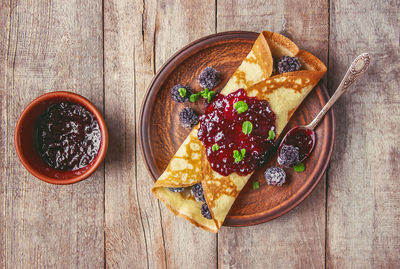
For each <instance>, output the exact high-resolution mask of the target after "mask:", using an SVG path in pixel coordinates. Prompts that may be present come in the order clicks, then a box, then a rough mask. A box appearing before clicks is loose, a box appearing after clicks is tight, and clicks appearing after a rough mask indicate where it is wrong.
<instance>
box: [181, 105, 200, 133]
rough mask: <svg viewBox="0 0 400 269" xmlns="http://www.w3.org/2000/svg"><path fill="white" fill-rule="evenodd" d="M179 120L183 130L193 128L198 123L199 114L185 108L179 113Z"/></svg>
mask: <svg viewBox="0 0 400 269" xmlns="http://www.w3.org/2000/svg"><path fill="white" fill-rule="evenodd" d="M179 120H180V121H181V124H182V126H183V127H185V128H193V127H194V126H196V125H197V123H199V114H197V112H196V111H194V110H193V109H191V108H190V107H185V108H184V109H183V110H182V111H181V113H179Z"/></svg>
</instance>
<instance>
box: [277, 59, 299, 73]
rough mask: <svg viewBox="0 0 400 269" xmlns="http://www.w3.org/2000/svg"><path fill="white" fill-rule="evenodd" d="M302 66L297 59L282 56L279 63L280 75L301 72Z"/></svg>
mask: <svg viewBox="0 0 400 269" xmlns="http://www.w3.org/2000/svg"><path fill="white" fill-rule="evenodd" d="M300 68H301V65H300V61H299V59H298V58H297V57H290V56H282V57H281V58H280V59H279V62H278V70H279V73H286V72H293V71H298V70H300Z"/></svg>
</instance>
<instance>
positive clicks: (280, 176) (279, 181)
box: [264, 167, 286, 186]
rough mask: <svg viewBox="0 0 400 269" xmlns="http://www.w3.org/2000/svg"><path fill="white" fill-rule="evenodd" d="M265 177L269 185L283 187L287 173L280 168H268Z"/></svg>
mask: <svg viewBox="0 0 400 269" xmlns="http://www.w3.org/2000/svg"><path fill="white" fill-rule="evenodd" d="M264 177H265V180H266V181H267V184H268V185H271V186H282V185H283V184H284V183H285V182H286V173H285V171H283V169H282V168H280V167H270V168H267V169H266V170H265V172H264Z"/></svg>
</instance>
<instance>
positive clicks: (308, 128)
mask: <svg viewBox="0 0 400 269" xmlns="http://www.w3.org/2000/svg"><path fill="white" fill-rule="evenodd" d="M369 63H370V57H369V55H368V53H363V54H361V55H359V56H357V58H355V60H354V61H353V62H352V63H351V65H350V67H349V69H348V70H347V72H346V74H345V75H344V78H343V80H342V82H340V84H339V87H338V88H337V89H336V91H335V93H334V94H333V95H332V97H331V98H330V99H329V101H328V102H327V103H326V104H325V106H324V107H323V108H322V110H321V111H320V112H319V113H318V115H317V116H316V117H315V118H314V120H313V121H312V122H311V123H310V124H308V125H304V126H296V127H294V128H292V129H290V130H289V132H287V133H286V135H285V137H284V138H283V139H282V141H281V143H280V145H279V150H278V152H280V150H281V148H282V146H283V145H284V144H286V145H293V144H294V143H296V142H297V143H298V144H297V145H294V146H297V147H299V149H300V154H299V155H300V156H299V159H300V160H299V162H302V161H303V160H304V159H306V158H307V157H308V155H310V153H311V151H312V150H313V148H314V145H315V132H314V129H315V127H317V126H318V124H319V123H320V121H321V120H322V119H323V117H324V116H325V114H326V112H328V111H329V109H330V108H331V107H332V106H333V104H334V103H335V102H336V101H337V100H338V99H339V97H340V96H342V94H343V93H344V92H345V91H346V90H347V89H348V88H349V87H350V85H352V84H353V83H354V81H356V80H357V79H358V78H359V77H360V76H361V74H363V73H364V72H365V71H366V70H367V69H368V66H369ZM279 155H280V154H278V156H279ZM278 158H279V157H278ZM278 161H279V160H278Z"/></svg>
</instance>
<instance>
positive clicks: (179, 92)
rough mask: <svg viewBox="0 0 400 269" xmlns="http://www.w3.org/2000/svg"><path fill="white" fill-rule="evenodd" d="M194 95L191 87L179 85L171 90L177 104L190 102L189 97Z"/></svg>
mask: <svg viewBox="0 0 400 269" xmlns="http://www.w3.org/2000/svg"><path fill="white" fill-rule="evenodd" d="M190 95H192V90H191V89H190V87H188V86H185V85H182V84H177V85H175V86H174V87H172V89H171V97H172V100H174V101H175V102H177V103H184V102H188V101H189V97H190Z"/></svg>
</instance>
